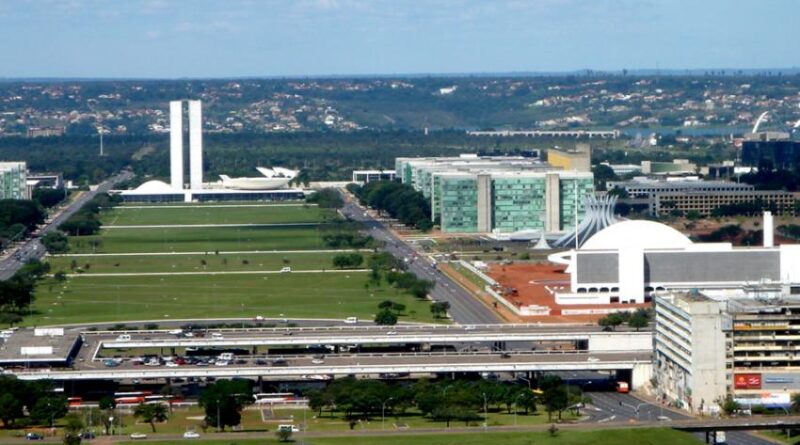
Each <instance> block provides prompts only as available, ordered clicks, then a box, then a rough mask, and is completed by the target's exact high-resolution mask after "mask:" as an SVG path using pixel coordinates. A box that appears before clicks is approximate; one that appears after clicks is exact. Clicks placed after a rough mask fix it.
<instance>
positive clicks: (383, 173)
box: [353, 170, 396, 184]
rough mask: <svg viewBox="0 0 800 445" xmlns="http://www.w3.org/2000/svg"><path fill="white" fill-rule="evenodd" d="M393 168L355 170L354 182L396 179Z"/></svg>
mask: <svg viewBox="0 0 800 445" xmlns="http://www.w3.org/2000/svg"><path fill="white" fill-rule="evenodd" d="M395 176H396V174H395V172H394V171H393V170H353V182H357V183H359V184H366V183H368V182H372V181H394V178H395Z"/></svg>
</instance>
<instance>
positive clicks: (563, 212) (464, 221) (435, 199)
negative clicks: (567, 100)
mask: <svg viewBox="0 0 800 445" xmlns="http://www.w3.org/2000/svg"><path fill="white" fill-rule="evenodd" d="M396 165H397V175H398V177H400V178H401V180H402V181H403V182H404V183H406V184H411V185H412V186H413V187H414V188H415V189H416V190H418V191H420V192H421V193H422V194H423V195H424V196H425V197H426V198H428V199H429V200H430V201H431V214H432V215H433V218H434V220H438V221H439V223H440V226H441V229H442V231H443V232H447V233H488V232H493V233H513V232H518V231H523V230H536V231H542V232H548V233H552V232H563V231H569V230H572V229H574V227H575V224H576V221H580V220H581V219H582V218H583V214H584V211H585V209H584V198H585V197H586V196H587V195H593V194H594V181H593V179H594V176H593V175H592V173H590V172H577V171H564V170H558V169H555V168H554V167H552V166H550V165H549V164H546V163H542V162H541V161H539V160H537V159H531V158H522V157H478V156H462V157H459V158H398V159H397V161H396Z"/></svg>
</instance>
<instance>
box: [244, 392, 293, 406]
mask: <svg viewBox="0 0 800 445" xmlns="http://www.w3.org/2000/svg"><path fill="white" fill-rule="evenodd" d="M294 398H295V396H294V393H291V392H261V393H258V394H254V395H253V399H254V400H255V402H256V403H283V402H288V401H291V400H294Z"/></svg>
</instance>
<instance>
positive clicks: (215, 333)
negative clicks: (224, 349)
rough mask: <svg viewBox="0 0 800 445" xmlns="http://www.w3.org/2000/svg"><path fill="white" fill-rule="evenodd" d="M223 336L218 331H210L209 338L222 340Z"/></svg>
mask: <svg viewBox="0 0 800 445" xmlns="http://www.w3.org/2000/svg"><path fill="white" fill-rule="evenodd" d="M224 338H225V337H224V336H223V335H222V334H221V333H219V332H212V333H211V339H212V340H222V339H224Z"/></svg>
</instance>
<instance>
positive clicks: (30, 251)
mask: <svg viewBox="0 0 800 445" xmlns="http://www.w3.org/2000/svg"><path fill="white" fill-rule="evenodd" d="M132 177H133V173H130V172H122V173H119V174H117V175H114V176H112V177H110V178H108V179H106V180H105V181H103V182H102V183H100V184H99V185H98V186H97V188H96V189H95V190H92V191H89V192H86V193H83V194H81V195H80V196H79V197H78V198H77V199H76V200H75V201H73V202H72V203H71V204H69V206H67V207H66V208H65V209H64V210H62V211H61V212H60V213H59V214H58V215H56V217H55V218H53V220H52V221H50V223H49V224H47V225H45V226H44V227H43V228H42V230H41V231H40V233H41V234H42V235H44V234H45V233H48V232H51V231H53V230H56V229H57V228H58V226H60V225H61V223H63V222H64V221H66V220H67V219H68V218H69V217H70V216H72V215H73V214H74V213H75V212H77V211H78V210H79V209H80V208H81V207H83V205H84V204H86V203H87V202H89V200H91V199H92V198H94V197H95V195H97V194H98V193H105V192H107V191H109V190H111V187H113V186H114V184H116V183H118V182H120V181H124V180H127V179H130V178H132ZM44 254H45V249H44V246H42V243H41V242H40V241H39V238H32V239H28V240H26V241H23V242H22V243H21V244H19V245H17V246H16V247H15V248H12V249H9V251H8V252H6V253H5V255H6V256H5V258H3V259H2V260H0V280H7V279H9V278H11V277H12V276H14V274H15V273H17V271H18V270H19V269H20V268H21V267H22V266H23V265H24V264H25V263H26V262H28V261H30V260H34V259H36V260H38V259H41V258H42V257H43V256H44Z"/></svg>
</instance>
